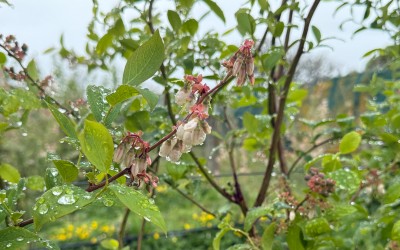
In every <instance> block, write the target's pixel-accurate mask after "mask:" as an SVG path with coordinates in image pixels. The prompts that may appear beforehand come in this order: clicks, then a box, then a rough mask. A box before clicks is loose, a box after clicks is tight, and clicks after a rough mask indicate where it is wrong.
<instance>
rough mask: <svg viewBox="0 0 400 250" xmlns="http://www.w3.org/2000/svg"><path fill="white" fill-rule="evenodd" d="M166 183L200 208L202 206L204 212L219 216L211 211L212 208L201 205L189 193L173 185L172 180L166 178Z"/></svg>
mask: <svg viewBox="0 0 400 250" xmlns="http://www.w3.org/2000/svg"><path fill="white" fill-rule="evenodd" d="M165 183H167V184H168V185H169V186H170V187H171V188H173V189H174V190H176V191H177V192H178V193H179V194H180V195H182V196H183V197H185V198H186V199H187V200H189V201H190V202H191V203H193V204H194V205H196V206H197V207H198V208H200V209H201V210H202V211H203V212H205V213H207V214H211V215H212V216H214V217H217V216H216V215H215V214H214V213H213V212H211V211H210V210H208V209H207V208H205V207H204V206H203V205H201V204H200V203H198V202H197V201H195V200H194V199H193V198H192V197H190V196H189V195H187V194H186V193H184V192H183V191H182V190H180V189H179V188H178V187H176V186H175V185H173V184H172V183H171V182H169V181H167V180H165Z"/></svg>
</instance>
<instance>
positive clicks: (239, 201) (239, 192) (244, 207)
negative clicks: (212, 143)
mask: <svg viewBox="0 0 400 250" xmlns="http://www.w3.org/2000/svg"><path fill="white" fill-rule="evenodd" d="M234 139H235V138H232V141H231V143H230V145H229V149H228V157H229V165H230V166H231V170H232V175H233V181H234V187H235V194H234V199H235V202H236V203H237V204H238V205H239V206H240V209H241V210H242V213H243V214H244V215H246V214H247V211H248V207H247V204H246V200H245V199H244V196H243V193H242V189H241V187H240V183H239V180H238V177H237V173H236V164H235V159H234V157H233V153H234V152H233V148H234Z"/></svg>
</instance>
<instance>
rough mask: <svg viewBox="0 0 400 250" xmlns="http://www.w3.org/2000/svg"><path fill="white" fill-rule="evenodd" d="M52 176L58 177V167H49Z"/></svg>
mask: <svg viewBox="0 0 400 250" xmlns="http://www.w3.org/2000/svg"><path fill="white" fill-rule="evenodd" d="M49 171H50V173H51V175H52V176H54V177H56V176H57V175H58V170H57V169H56V168H49Z"/></svg>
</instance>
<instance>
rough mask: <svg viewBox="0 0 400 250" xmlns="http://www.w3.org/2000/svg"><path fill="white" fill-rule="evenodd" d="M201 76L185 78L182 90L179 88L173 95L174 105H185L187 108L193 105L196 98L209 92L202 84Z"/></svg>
mask: <svg viewBox="0 0 400 250" xmlns="http://www.w3.org/2000/svg"><path fill="white" fill-rule="evenodd" d="M202 81H203V76H202V75H198V76H192V75H186V76H185V83H184V86H183V88H181V89H180V90H179V91H178V92H177V93H176V95H175V102H176V104H178V105H180V106H183V105H185V104H190V105H188V106H189V107H190V106H192V105H194V104H195V102H196V97H199V96H202V95H203V94H205V93H207V91H209V90H210V87H208V86H207V84H203V83H202Z"/></svg>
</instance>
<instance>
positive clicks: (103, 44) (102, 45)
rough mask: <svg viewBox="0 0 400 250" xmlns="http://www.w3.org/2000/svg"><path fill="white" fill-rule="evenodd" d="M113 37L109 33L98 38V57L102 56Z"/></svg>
mask: <svg viewBox="0 0 400 250" xmlns="http://www.w3.org/2000/svg"><path fill="white" fill-rule="evenodd" d="M113 39H114V35H113V34H111V33H107V34H105V35H104V36H103V37H102V38H100V40H99V42H98V43H97V46H96V53H97V54H98V55H102V54H104V52H105V51H106V50H107V48H108V47H110V46H111V45H112V43H113Z"/></svg>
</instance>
